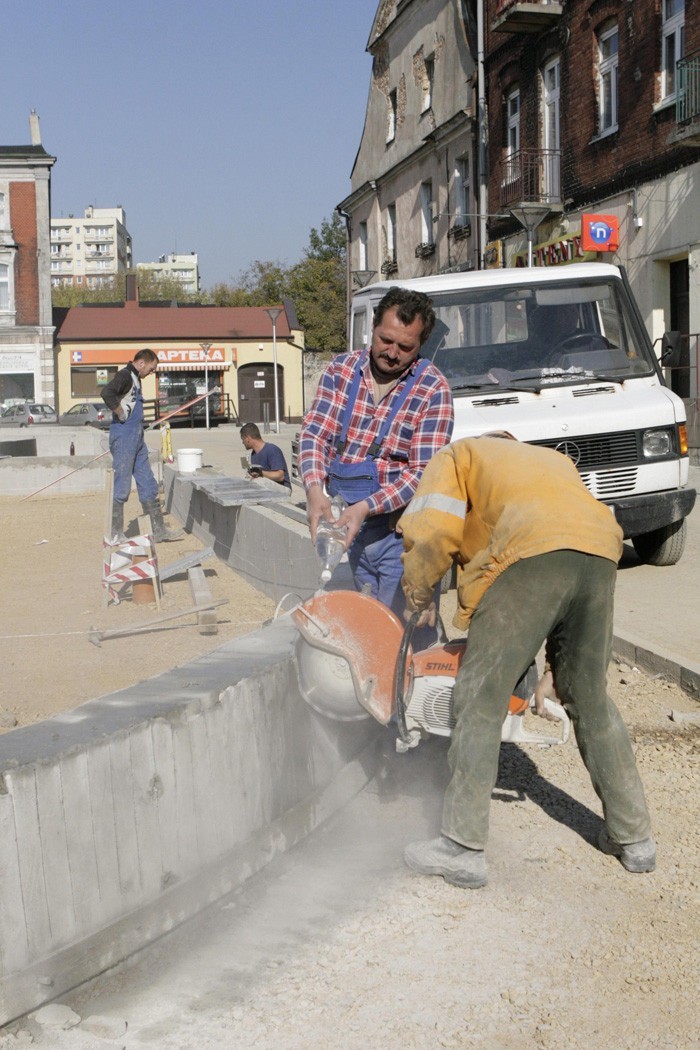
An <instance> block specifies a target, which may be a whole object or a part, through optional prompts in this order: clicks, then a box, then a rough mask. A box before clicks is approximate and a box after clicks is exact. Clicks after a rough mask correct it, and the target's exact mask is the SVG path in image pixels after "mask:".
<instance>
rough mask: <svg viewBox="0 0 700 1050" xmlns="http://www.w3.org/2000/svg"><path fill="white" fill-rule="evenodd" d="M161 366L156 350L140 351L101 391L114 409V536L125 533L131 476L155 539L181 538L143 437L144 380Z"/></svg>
mask: <svg viewBox="0 0 700 1050" xmlns="http://www.w3.org/2000/svg"><path fill="white" fill-rule="evenodd" d="M157 367H158V356H157V355H156V354H155V353H154V351H153V350H148V349H144V350H139V351H138V353H136V354H135V355H134V359H133V361H130V362H129V363H128V365H127V366H126V368H121V369H120V370H119V371H118V372H117V374H116V375H115V377H114V379H112V380H111V381H110V382H109V383H108V384H107V386H106V387H105V388H104V390H103V391H102V400H103V401H104V403H105V404H106V405H107V407H108V408H110V409H111V410H112V425H111V426H110V428H109V451H110V452H111V453H112V464H113V469H114V493H113V497H112V539H115V538H116V539H120V538H122V537H123V535H124V504H125V503H126V502H127V500H128V499H129V493H130V492H131V479H132V477H133V479H134V481H135V482H136V490H137V492H138V494H139V499H140V500H141V506H142V507H143V512H144V514H148V516H149V517H150V519H151V528H152V535H153V539H154V540H155V541H156V543H159V542H161V541H163V540H179V539H182V537H183V536H184V533H183V531H182V529H176V530H174V529H168V528H166V525H165V522H164V521H163V511H162V509H161V505H160V502H159V500H158V482H157V481H156V479H155V476H154V474H153V471H152V470H151V464H150V463H149V461H148V448H147V447H146V442H145V441H144V437H143V430H144V426H143V394H142V393H141V380H142V379H144V378H145V376H150V375H151V374H152V373H153V372H155V370H156V368H157Z"/></svg>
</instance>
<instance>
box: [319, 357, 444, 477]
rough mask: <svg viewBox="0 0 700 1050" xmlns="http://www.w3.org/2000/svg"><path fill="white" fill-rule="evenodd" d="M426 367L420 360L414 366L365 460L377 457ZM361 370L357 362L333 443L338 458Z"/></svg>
mask: <svg viewBox="0 0 700 1050" xmlns="http://www.w3.org/2000/svg"><path fill="white" fill-rule="evenodd" d="M427 367H428V362H427V361H426V360H425V359H421V360H420V361H419V362H418V364H417V365H416V370H415V372H414V373H413V375H412V376H409V377H408V379H407V380H406V381H405V383H404V386H403V390H402V391H401V394H400V396H399V397H398V398H397V399H396V401H395V402H394V404H393V406H392V409H391V412H390V413H389V415H388V416H387V417H386V419H385V420H384V422H383V423H382V426H381V427H380V430H379V433H378V434H377V436H376V438H375V439H374V441H373V442H372V444H371V445H370V446H369V448H368V450H367V455H366V457H365V458H366V459H376V457H377V456H378V455H379V450H380V448H381V444H382V441H383V440H384V438H385V437H386V435H387V432H388V430H389V427H390V426H391V424H392V423H393V421H394V419H395V418H396V416H397V414H398V413H399V412H400V411H401V409H402V408H403V406H404V404H405V403H406V399H407V398H408V395H409V394H410V393H411V390H412V389H413V387H414V386H415V384H416V382H417V380H418V379H419V377H420V374H421V372H422V371H423V370H424V369H425V368H427ZM361 369H362V361H359V362H358V365H357V368H356V369H355V375H354V376H353V377H352V385H351V387H350V393H349V394H348V400H347V404H346V405H345V410H344V412H343V421H342V424H341V429H340V437H339V438H338V440H337V441H336V443H335V450H336V453H337V454H338V455H339V456H342V454H343V452H344V451H345V446H346V444H347V436H348V427H349V426H350V419H351V417H352V410H353V408H354V407H355V401H356V400H357V394H358V392H359V389H360V378H361V375H362V372H361Z"/></svg>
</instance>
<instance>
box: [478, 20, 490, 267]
mask: <svg viewBox="0 0 700 1050" xmlns="http://www.w3.org/2000/svg"><path fill="white" fill-rule="evenodd" d="M476 79H477V91H478V96H477V136H478V145H479V150H478V156H479V161H478V163H479V207H478V211H479V249H478V251H479V269H480V270H483V269H484V254H485V252H486V214H487V212H488V204H487V192H486V191H487V157H486V146H487V142H488V130H487V126H486V83H485V72H484V0H476Z"/></svg>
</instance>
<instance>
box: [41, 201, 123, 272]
mask: <svg viewBox="0 0 700 1050" xmlns="http://www.w3.org/2000/svg"><path fill="white" fill-rule="evenodd" d="M131 261H132V249H131V235H130V234H129V231H128V230H127V228H126V214H125V212H124V209H123V208H122V207H121V206H118V207H116V208H95V207H92V206H90V207H88V208H86V209H85V214H84V216H83V217H82V218H76V217H75V216H74V215H68V216H67V217H65V218H60V219H59V218H52V219H51V284H52V286H54V287H56V286H57V285H61V284H77V285H84V286H85V287H87V288H98V287H100V285H102V284H106V283H108V282H109V281H111V280H112V279H113V278H115V277H118V276H120V275H122V274H125V273H126V272H127V270H129V269H130V268H131Z"/></svg>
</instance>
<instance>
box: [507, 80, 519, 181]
mask: <svg viewBox="0 0 700 1050" xmlns="http://www.w3.org/2000/svg"><path fill="white" fill-rule="evenodd" d="M505 153H506V157H505V160H506V177H505V181H506V182H507V183H508V182H512V181H513V180H514V179H517V178H518V177H519V175H520V90H519V88H514V89H513V90H512V91H511V92H510V94H508V95H507V96H506V150H505Z"/></svg>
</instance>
